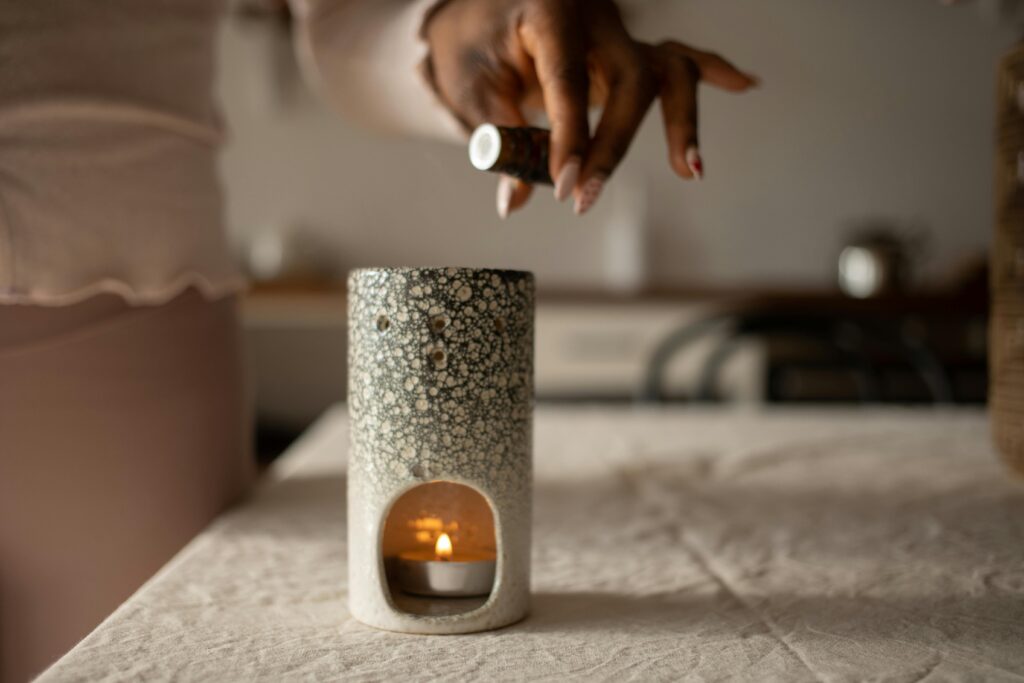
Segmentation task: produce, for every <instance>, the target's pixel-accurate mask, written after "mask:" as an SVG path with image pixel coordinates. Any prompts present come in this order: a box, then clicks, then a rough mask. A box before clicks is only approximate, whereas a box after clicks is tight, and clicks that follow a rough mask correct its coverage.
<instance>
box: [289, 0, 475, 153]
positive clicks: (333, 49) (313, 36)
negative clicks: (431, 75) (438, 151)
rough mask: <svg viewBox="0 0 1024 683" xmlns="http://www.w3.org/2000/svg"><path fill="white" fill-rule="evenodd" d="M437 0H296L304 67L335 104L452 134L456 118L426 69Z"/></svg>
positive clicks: (410, 128)
mask: <svg viewBox="0 0 1024 683" xmlns="http://www.w3.org/2000/svg"><path fill="white" fill-rule="evenodd" d="M436 3H437V0H291V5H292V12H293V13H294V15H295V18H296V24H295V41H296V49H297V51H298V54H299V61H300V63H301V65H302V70H303V73H304V75H305V77H306V79H307V81H309V82H310V83H311V84H312V86H313V87H314V88H315V89H316V90H317V91H318V92H319V93H320V95H321V96H322V97H323V98H324V99H325V100H326V101H327V102H328V103H329V104H330V105H331V106H332V107H334V108H335V109H336V110H338V111H339V112H340V113H342V114H344V115H345V116H346V117H348V118H351V119H353V120H355V121H357V122H359V123H360V124H362V125H364V126H367V127H370V128H373V129H376V130H381V131H385V132H396V133H402V134H409V135H418V136H423V137H434V138H442V139H449V140H453V141H456V140H459V141H461V140H462V139H463V134H462V131H461V128H460V126H459V124H458V122H457V121H456V119H455V118H454V117H453V116H452V115H451V114H450V113H449V112H448V111H447V109H445V107H444V106H443V105H442V104H441V103H440V102H439V101H438V99H437V96H436V95H435V94H434V92H433V91H432V90H431V89H430V88H429V87H428V86H427V81H426V80H425V79H424V76H423V75H422V73H421V70H422V66H423V64H424V61H425V59H426V57H427V53H428V46H427V44H426V42H425V41H424V40H423V39H422V38H420V33H421V29H422V27H423V23H424V20H425V18H426V16H427V14H428V12H430V10H431V8H432V7H433V6H434V5H435V4H436Z"/></svg>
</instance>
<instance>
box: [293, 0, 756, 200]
mask: <svg viewBox="0 0 1024 683" xmlns="http://www.w3.org/2000/svg"><path fill="white" fill-rule="evenodd" d="M293 2H294V3H295V4H296V5H297V8H296V10H297V11H296V14H297V15H298V16H299V19H300V21H299V38H300V49H301V50H302V52H303V53H304V62H305V63H306V65H307V67H309V69H308V70H309V71H311V72H312V73H313V75H314V77H315V80H317V81H319V82H320V83H321V84H322V90H323V91H324V92H325V93H326V94H327V96H328V98H329V99H330V100H331V101H333V102H334V103H335V104H336V106H338V107H339V108H340V109H342V110H343V111H348V112H349V113H351V114H355V115H356V117H357V118H359V119H362V120H364V121H372V122H373V123H374V125H375V127H382V128H389V129H392V130H402V131H405V132H410V133H414V134H421V135H431V136H444V137H455V136H456V135H457V134H458V131H459V129H460V128H461V129H462V134H463V135H465V134H466V133H468V132H469V131H470V130H472V128H473V127H475V126H477V125H479V124H480V123H484V122H490V123H496V124H499V125H506V126H520V125H525V122H526V121H527V119H528V117H530V116H531V115H532V114H533V113H534V112H537V111H540V112H543V113H544V114H545V115H546V116H547V119H548V120H549V121H550V123H551V149H550V155H549V157H550V174H551V177H552V178H553V179H555V197H556V198H557V199H558V200H560V201H561V200H565V199H567V198H568V197H570V196H573V197H574V198H575V202H574V208H575V211H576V213H585V212H586V211H587V210H588V209H589V208H590V207H591V206H592V205H593V204H594V202H595V201H596V200H597V198H598V196H599V195H600V192H601V189H602V187H603V185H604V183H605V182H606V181H607V180H608V178H610V177H611V175H612V173H613V172H614V170H615V168H616V167H617V166H618V164H619V162H620V161H621V160H622V158H623V156H625V153H626V151H627V150H628V149H629V145H630V143H631V142H632V139H633V137H634V135H635V134H636V132H637V130H638V128H639V126H640V123H641V122H642V120H643V118H644V116H645V114H646V113H647V110H648V109H649V108H650V106H651V105H652V103H653V102H654V100H655V99H660V101H661V109H662V116H663V119H664V124H665V133H666V144H667V147H668V152H669V154H668V156H669V163H670V165H671V167H672V168H673V169H674V170H675V172H676V173H677V174H678V175H679V176H680V177H682V178H684V179H691V178H695V177H697V178H699V177H701V176H702V174H703V160H702V158H701V156H700V152H699V148H698V142H697V85H698V82H699V81H701V80H703V81H705V82H707V83H710V84H712V85H715V86H716V87H719V88H723V89H725V90H730V91H734V92H742V91H745V90H747V89H748V88H750V87H752V86H753V85H755V84H756V79H755V78H753V77H752V76H749V75H748V74H745V73H743V72H742V71H740V70H738V69H736V68H735V67H734V66H732V65H731V64H729V63H728V62H727V61H725V60H724V59H722V58H721V57H719V56H717V55H714V54H712V53H709V52H703V51H700V50H696V49H694V48H691V47H689V46H687V45H683V44H681V43H677V42H674V41H668V42H665V43H662V44H659V45H649V44H646V43H643V42H639V41H636V40H634V39H633V38H632V37H631V36H630V35H629V33H628V32H627V31H626V29H625V27H624V25H623V23H622V19H621V17H620V15H619V11H618V8H617V7H616V5H615V3H614V2H612V0H442V1H441V2H438V1H437V0H412V1H410V2H405V1H403V0H293ZM424 41H425V42H424ZM442 105H443V106H442ZM591 105H596V106H598V107H600V108H601V109H602V115H601V117H600V121H599V122H598V125H597V127H596V128H595V129H594V130H593V131H591V130H590V127H589V123H588V111H589V107H590V106H591ZM445 110H447V112H448V113H445ZM531 190H532V188H531V187H530V186H529V185H527V184H525V183H523V182H521V181H517V180H514V179H511V178H506V177H503V178H502V179H501V181H500V183H499V188H498V213H499V214H501V215H502V216H503V217H504V216H505V215H506V214H507V213H508V212H509V211H510V210H513V209H515V208H518V207H519V206H521V205H522V204H524V203H525V202H526V200H527V199H528V198H529V195H530V192H531Z"/></svg>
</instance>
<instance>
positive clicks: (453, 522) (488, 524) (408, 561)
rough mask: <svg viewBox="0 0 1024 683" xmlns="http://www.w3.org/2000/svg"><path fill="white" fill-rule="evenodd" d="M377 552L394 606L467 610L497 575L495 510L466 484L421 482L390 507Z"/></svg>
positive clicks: (428, 610) (491, 586)
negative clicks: (380, 558)
mask: <svg viewBox="0 0 1024 683" xmlns="http://www.w3.org/2000/svg"><path fill="white" fill-rule="evenodd" d="M381 553H382V555H383V558H384V571H385V574H386V576H387V585H388V590H389V591H390V594H391V602H392V603H393V604H394V605H395V607H396V608H398V609H400V610H402V611H405V612H409V613H412V614H429V615H435V616H441V615H452V614H463V613H465V612H469V611H472V610H474V609H476V608H477V607H479V606H481V605H483V604H484V603H485V602H486V601H487V598H488V597H489V596H490V594H491V591H492V590H493V589H494V582H495V579H496V576H497V572H496V569H497V542H496V540H495V531H494V513H493V512H492V511H491V506H490V505H489V504H488V502H487V499H485V498H484V497H483V496H482V495H481V494H480V493H479V492H478V491H477V490H476V489H474V488H472V487H470V486H467V485H465V484H457V483H455V482H450V481H434V482H429V483H426V484H420V485H419V486H416V487H414V488H412V489H409V490H408V491H406V492H405V493H403V494H402V495H401V496H399V497H398V499H397V500H396V501H395V503H394V505H392V506H391V509H390V511H389V512H388V516H387V519H386V520H385V521H384V533H383V536H382V538H381Z"/></svg>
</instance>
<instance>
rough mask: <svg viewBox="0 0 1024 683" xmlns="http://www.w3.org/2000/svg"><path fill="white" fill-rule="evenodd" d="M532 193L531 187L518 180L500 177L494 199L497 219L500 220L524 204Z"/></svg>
mask: <svg viewBox="0 0 1024 683" xmlns="http://www.w3.org/2000/svg"><path fill="white" fill-rule="evenodd" d="M532 193H533V186H532V185H530V184H529V183H524V182H523V181H522V180H519V179H518V178H513V177H511V176H507V175H502V176H500V177H499V178H498V194H497V197H496V203H497V209H498V217H499V218H501V219H502V220H505V219H506V218H508V216H509V214H510V213H512V212H513V211H515V210H516V209H518V208H520V207H521V206H523V205H524V204H526V202H527V200H529V199H530V194H532Z"/></svg>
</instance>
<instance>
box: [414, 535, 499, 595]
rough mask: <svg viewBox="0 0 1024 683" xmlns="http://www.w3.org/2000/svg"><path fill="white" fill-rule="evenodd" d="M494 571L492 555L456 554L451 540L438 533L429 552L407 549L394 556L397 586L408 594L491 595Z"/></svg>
mask: <svg viewBox="0 0 1024 683" xmlns="http://www.w3.org/2000/svg"><path fill="white" fill-rule="evenodd" d="M494 569H495V557H494V553H486V552H469V551H460V552H458V553H456V552H455V548H454V545H453V544H452V539H451V537H450V536H448V534H446V533H442V534H441V535H440V536H438V538H437V542H436V543H435V544H434V550H433V551H430V550H426V549H424V550H407V551H405V552H402V553H399V554H398V585H399V587H400V588H401V589H402V590H403V591H405V592H406V593H409V594H411V595H422V596H430V597H442V598H470V597H477V596H481V595H488V594H489V593H490V592H491V587H492V586H493V584H494Z"/></svg>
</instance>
